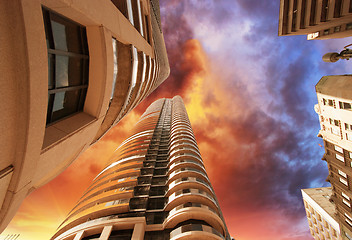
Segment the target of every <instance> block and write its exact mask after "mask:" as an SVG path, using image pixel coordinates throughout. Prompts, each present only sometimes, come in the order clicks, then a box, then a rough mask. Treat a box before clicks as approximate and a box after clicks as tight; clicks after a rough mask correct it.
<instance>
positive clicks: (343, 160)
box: [335, 153, 345, 162]
mask: <svg viewBox="0 0 352 240" xmlns="http://www.w3.org/2000/svg"><path fill="white" fill-rule="evenodd" d="M335 156H336V159H338V160H340V161H341V162H345V158H344V157H343V156H341V155H340V154H337V153H336V154H335Z"/></svg>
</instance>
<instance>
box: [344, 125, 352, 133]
mask: <svg viewBox="0 0 352 240" xmlns="http://www.w3.org/2000/svg"><path fill="white" fill-rule="evenodd" d="M345 130H348V131H352V125H351V124H348V123H345Z"/></svg>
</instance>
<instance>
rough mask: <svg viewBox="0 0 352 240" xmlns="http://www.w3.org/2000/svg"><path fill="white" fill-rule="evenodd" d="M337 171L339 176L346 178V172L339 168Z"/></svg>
mask: <svg viewBox="0 0 352 240" xmlns="http://www.w3.org/2000/svg"><path fill="white" fill-rule="evenodd" d="M338 172H339V174H340V175H341V176H343V177H345V178H347V174H346V173H344V172H343V171H341V170H340V169H338Z"/></svg>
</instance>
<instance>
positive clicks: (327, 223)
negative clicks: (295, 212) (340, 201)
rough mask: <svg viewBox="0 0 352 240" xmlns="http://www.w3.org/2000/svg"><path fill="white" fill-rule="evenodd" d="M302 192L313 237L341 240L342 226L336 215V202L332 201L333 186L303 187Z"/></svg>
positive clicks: (318, 239)
mask: <svg viewBox="0 0 352 240" xmlns="http://www.w3.org/2000/svg"><path fill="white" fill-rule="evenodd" d="M301 192H302V196H303V203H304V207H305V210H306V214H307V219H308V224H309V229H310V233H311V235H312V236H313V238H314V239H317V240H320V239H331V240H341V239H342V238H341V236H340V226H339V223H338V221H337V220H336V216H335V204H334V203H333V202H331V201H330V196H331V194H332V189H331V187H324V188H308V189H302V190H301Z"/></svg>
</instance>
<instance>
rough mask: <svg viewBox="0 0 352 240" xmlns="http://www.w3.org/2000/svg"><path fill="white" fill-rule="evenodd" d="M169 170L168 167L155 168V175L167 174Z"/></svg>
mask: <svg viewBox="0 0 352 240" xmlns="http://www.w3.org/2000/svg"><path fill="white" fill-rule="evenodd" d="M167 170H168V169H167V168H162V169H155V170H154V175H166V173H167Z"/></svg>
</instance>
